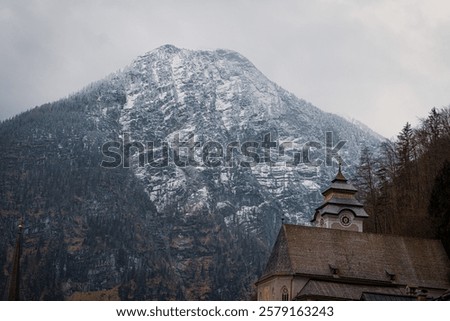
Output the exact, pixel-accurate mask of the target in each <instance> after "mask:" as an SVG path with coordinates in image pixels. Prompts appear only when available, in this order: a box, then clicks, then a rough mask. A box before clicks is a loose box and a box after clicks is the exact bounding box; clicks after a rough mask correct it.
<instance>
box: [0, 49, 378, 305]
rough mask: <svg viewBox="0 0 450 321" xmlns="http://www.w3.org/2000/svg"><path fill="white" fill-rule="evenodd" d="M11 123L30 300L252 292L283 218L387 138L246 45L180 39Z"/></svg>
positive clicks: (7, 223) (6, 191) (9, 234)
mask: <svg viewBox="0 0 450 321" xmlns="http://www.w3.org/2000/svg"><path fill="white" fill-rule="evenodd" d="M0 134H1V135H2V137H4V139H3V140H2V142H1V143H0V153H1V156H0V157H1V158H2V160H1V165H0V166H1V167H0V176H1V182H2V186H1V190H0V194H1V195H0V196H1V201H0V213H1V227H0V228H1V230H0V232H2V235H5V237H3V238H1V244H2V245H4V246H5V248H8V251H7V255H6V256H5V258H4V259H0V265H1V266H3V267H4V268H3V271H8V269H9V268H10V260H8V258H10V257H11V255H12V247H11V246H12V245H11V244H12V242H13V239H14V235H13V232H14V228H13V226H14V222H16V221H17V219H18V217H19V216H21V215H23V216H24V217H25V221H26V224H25V225H26V226H28V228H27V229H26V230H25V233H24V236H25V240H26V241H25V242H26V248H27V249H28V250H27V251H25V255H26V257H27V259H26V260H27V264H25V265H24V270H25V271H24V278H25V283H24V286H23V287H24V292H25V293H26V295H27V298H29V299H39V298H41V299H43V298H53V299H62V298H65V299H80V298H104V299H107V298H120V299H130V298H131V299H173V298H177V299H239V298H248V297H249V295H250V293H251V289H252V282H253V281H254V280H255V277H256V276H257V274H258V273H259V271H261V269H262V265H263V264H264V262H265V260H266V258H267V254H268V251H269V249H270V247H271V245H272V242H273V241H274V238H275V237H276V234H277V233H278V229H279V226H280V224H281V220H282V218H284V219H285V220H287V221H289V222H291V223H304V224H307V222H308V221H309V219H310V218H311V217H312V214H313V211H314V208H315V207H316V206H317V205H318V204H319V203H320V202H321V200H322V198H321V195H320V191H321V190H323V189H324V188H325V187H326V186H327V184H329V181H330V180H331V178H332V177H333V176H334V175H335V173H336V165H337V162H338V161H341V162H343V163H344V170H345V171H346V173H347V175H348V176H349V177H352V175H354V172H355V165H356V164H357V163H358V162H359V153H360V150H361V148H362V146H369V147H371V146H376V145H377V144H378V143H379V141H380V137H379V136H377V135H376V134H374V133H373V132H372V131H371V130H370V129H368V128H366V127H364V126H360V125H358V124H356V125H355V124H353V123H351V122H349V121H347V120H345V119H343V118H341V117H339V116H336V115H333V114H329V113H325V112H323V111H321V110H320V109H318V108H316V107H314V106H313V105H312V104H310V103H308V102H306V101H304V100H301V99H299V98H297V97H295V96H294V95H292V94H291V93H289V92H287V91H285V90H284V89H282V88H280V87H279V86H277V85H276V84H275V83H273V82H271V81H270V80H269V79H267V78H266V77H265V76H264V75H263V74H262V73H261V72H260V71H259V70H258V69H256V68H255V66H254V65H253V64H252V63H251V62H250V61H248V60H247V59H246V58H245V57H243V56H242V55H240V54H238V53H236V52H234V51H229V50H216V51H192V50H185V49H179V48H176V47H174V46H171V45H166V46H163V47H160V48H157V49H155V50H153V51H151V52H149V53H147V54H145V55H143V56H141V57H138V58H137V59H136V60H135V61H134V62H133V63H132V64H131V65H130V66H128V67H126V68H124V69H123V70H122V71H119V72H116V73H114V74H112V75H110V76H109V77H107V78H106V79H104V80H101V81H99V82H97V83H94V84H91V85H89V86H88V87H86V88H85V89H83V90H82V91H80V92H79V93H76V94H74V95H72V96H71V97H69V98H66V99H62V100H60V101H57V102H55V103H51V104H46V105H43V106H41V107H38V108H35V109H33V110H31V111H29V112H27V113H24V114H21V115H19V116H16V117H15V118H13V119H11V120H9V121H6V122H3V123H2V124H0ZM27 242H28V243H27ZM8 246H9V247H8ZM27 246H28V247H27ZM4 273H5V272H4ZM52 273H54V274H55V275H56V277H55V278H54V279H52V278H51V277H50V275H51V274H52ZM33 275H40V276H41V277H42V278H41V279H38V281H36V279H34V278H33ZM39 280H40V281H39ZM52 280H53V281H52ZM6 283H7V275H6V274H2V275H1V276H0V284H1V285H6ZM2 288H4V287H2Z"/></svg>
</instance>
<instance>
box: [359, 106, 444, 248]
mask: <svg viewBox="0 0 450 321" xmlns="http://www.w3.org/2000/svg"><path fill="white" fill-rule="evenodd" d="M356 185H357V186H358V188H359V191H360V193H359V194H360V195H359V196H360V197H361V198H362V200H363V201H364V204H365V208H366V211H367V212H368V214H369V215H370V218H369V219H368V220H367V224H366V225H365V230H366V231H368V232H374V233H384V234H395V235H404V236H414V237H431V238H439V239H441V240H442V242H443V244H444V247H445V248H446V251H447V253H449V254H450V106H447V107H444V108H440V109H438V108H433V109H432V110H431V111H430V113H429V115H428V117H427V118H424V119H421V120H420V124H419V125H418V126H417V127H416V128H413V127H412V126H411V124H410V123H406V124H405V126H404V127H403V128H402V130H401V131H400V133H399V134H398V136H397V138H396V139H395V140H394V141H391V140H385V141H384V142H382V143H381V145H380V148H379V149H378V150H371V149H369V148H368V147H364V148H363V149H362V152H361V157H360V164H359V167H358V180H357V182H356Z"/></svg>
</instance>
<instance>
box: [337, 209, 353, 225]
mask: <svg viewBox="0 0 450 321" xmlns="http://www.w3.org/2000/svg"><path fill="white" fill-rule="evenodd" d="M352 220H353V214H352V213H351V212H350V211H342V212H341V215H340V222H341V224H342V225H343V226H349V225H350V224H352Z"/></svg>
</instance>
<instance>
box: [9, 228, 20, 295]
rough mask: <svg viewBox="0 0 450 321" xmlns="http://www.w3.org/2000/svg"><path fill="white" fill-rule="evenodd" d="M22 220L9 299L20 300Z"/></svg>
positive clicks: (18, 233)
mask: <svg viewBox="0 0 450 321" xmlns="http://www.w3.org/2000/svg"><path fill="white" fill-rule="evenodd" d="M22 228H23V223H22V220H21V221H20V223H19V230H18V232H17V239H16V247H15V249H14V261H13V270H12V273H11V281H10V284H9V295H8V300H9V301H19V300H20V256H21V254H22V253H21V252H22Z"/></svg>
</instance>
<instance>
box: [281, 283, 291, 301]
mask: <svg viewBox="0 0 450 321" xmlns="http://www.w3.org/2000/svg"><path fill="white" fill-rule="evenodd" d="M281 301H289V291H288V289H287V288H286V287H285V286H284V287H283V289H282V290H281Z"/></svg>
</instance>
